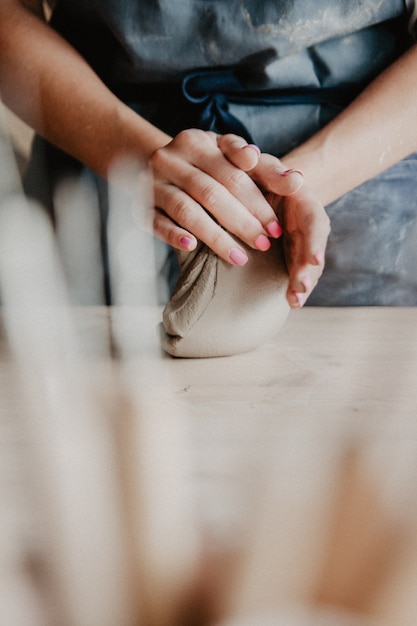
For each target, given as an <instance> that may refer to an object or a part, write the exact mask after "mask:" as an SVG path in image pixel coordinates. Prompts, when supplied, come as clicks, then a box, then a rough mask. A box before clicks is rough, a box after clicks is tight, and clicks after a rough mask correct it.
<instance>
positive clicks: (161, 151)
mask: <svg viewBox="0 0 417 626" xmlns="http://www.w3.org/2000/svg"><path fill="white" fill-rule="evenodd" d="M167 158H168V156H167V151H166V147H165V146H162V147H161V148H158V149H157V150H155V152H154V153H153V154H152V155H151V156H150V158H149V165H150V167H151V168H152V170H153V171H158V170H160V169H161V168H163V166H164V165H165V163H166V162H167Z"/></svg>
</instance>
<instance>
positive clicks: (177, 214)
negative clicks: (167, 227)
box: [169, 198, 193, 226]
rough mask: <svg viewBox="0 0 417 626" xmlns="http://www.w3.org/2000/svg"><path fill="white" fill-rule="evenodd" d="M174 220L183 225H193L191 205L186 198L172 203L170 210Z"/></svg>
mask: <svg viewBox="0 0 417 626" xmlns="http://www.w3.org/2000/svg"><path fill="white" fill-rule="evenodd" d="M169 214H170V215H171V216H172V218H173V219H174V220H175V221H176V222H177V223H178V224H181V225H183V226H184V225H185V224H187V225H191V224H192V222H193V220H192V217H191V211H190V205H189V203H188V202H187V200H186V199H185V198H178V199H176V200H174V201H173V202H172V205H171V206H170V209H169Z"/></svg>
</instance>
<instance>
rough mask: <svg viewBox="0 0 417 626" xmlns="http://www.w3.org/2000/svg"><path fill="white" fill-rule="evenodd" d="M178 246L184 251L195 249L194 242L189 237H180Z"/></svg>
mask: <svg viewBox="0 0 417 626" xmlns="http://www.w3.org/2000/svg"><path fill="white" fill-rule="evenodd" d="M180 245H181V247H182V248H184V249H185V250H193V249H194V248H195V240H194V239H192V238H191V237H181V239H180Z"/></svg>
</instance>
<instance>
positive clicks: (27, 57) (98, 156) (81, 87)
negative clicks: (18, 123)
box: [0, 0, 169, 176]
mask: <svg viewBox="0 0 417 626" xmlns="http://www.w3.org/2000/svg"><path fill="white" fill-rule="evenodd" d="M23 4H26V5H28V4H30V5H31V7H30V10H29V7H28V9H27V8H26V7H25V6H23ZM36 4H37V5H38V7H39V3H36V2H35V3H34V2H33V1H31V2H28V1H27V0H26V2H25V3H21V2H18V1H17V0H0V59H1V64H0V88H1V94H2V98H3V100H4V101H5V103H6V104H7V105H8V106H9V107H10V108H11V109H12V110H14V111H15V112H16V113H17V114H18V115H19V116H20V117H21V118H22V119H23V120H24V121H25V122H27V123H28V124H29V125H30V126H32V128H34V129H35V130H36V131H37V132H39V133H40V134H42V135H43V136H45V137H47V138H48V139H49V140H50V141H51V142H52V143H54V144H55V145H57V146H59V147H61V148H62V149H64V150H66V151H67V152H69V153H70V154H72V155H73V156H75V157H77V158H79V159H80V160H81V161H82V162H83V163H85V164H86V165H88V166H89V167H91V168H92V169H93V170H94V171H96V172H98V173H99V174H101V175H103V176H106V175H107V172H108V169H109V167H110V166H111V163H112V161H113V159H114V158H115V157H116V156H117V155H118V154H119V153H121V152H123V153H125V154H129V153H132V154H135V155H136V156H137V157H140V158H146V157H148V156H149V155H150V154H151V153H152V152H153V151H154V150H155V149H156V148H158V147H159V146H160V145H162V144H166V143H167V142H168V141H169V137H167V136H166V135H165V134H164V133H162V132H160V131H158V129H156V128H154V127H153V126H151V125H150V124H147V122H145V120H143V119H142V118H139V117H138V116H136V115H135V114H133V113H132V112H131V111H130V110H129V109H128V107H126V106H124V105H123V104H122V103H121V102H120V101H119V100H118V99H117V98H116V97H115V96H114V95H113V94H112V93H111V92H110V91H109V90H108V89H107V87H106V86H105V85H104V84H103V83H102V81H101V80H100V79H99V78H98V77H97V75H96V74H95V73H94V71H93V70H92V69H91V68H90V66H89V65H88V64H87V63H86V62H85V61H84V59H83V58H82V57H81V56H80V55H79V54H78V53H77V52H76V51H75V50H74V49H73V48H72V47H71V46H69V45H68V44H67V43H66V42H65V41H64V40H63V39H62V38H61V37H60V36H59V35H57V34H56V33H55V32H54V31H53V30H52V29H51V28H50V27H49V26H48V25H47V24H45V23H43V22H42V21H41V20H40V19H39V18H38V17H37V16H36V15H35V14H34V9H35V7H34V5H36ZM138 135H140V141H138ZM139 147H140V150H141V154H138V151H139Z"/></svg>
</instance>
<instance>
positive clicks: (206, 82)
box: [181, 70, 254, 143]
mask: <svg viewBox="0 0 417 626" xmlns="http://www.w3.org/2000/svg"><path fill="white" fill-rule="evenodd" d="M243 90H244V87H243V85H242V84H240V81H239V79H238V78H237V76H235V74H234V72H233V70H205V71H202V72H192V73H190V74H187V75H186V76H185V77H184V78H183V80H182V82H181V92H182V95H183V97H184V98H185V100H186V102H187V105H191V107H192V108H193V109H194V113H195V114H196V115H197V123H196V126H198V128H201V129H202V130H211V131H214V132H217V133H220V134H227V133H234V134H235V135H240V136H241V137H243V138H244V139H246V141H247V142H248V143H254V141H253V139H252V137H251V135H250V133H249V131H248V130H247V128H246V127H245V126H244V124H242V122H241V121H240V120H239V119H238V118H237V117H236V116H234V115H232V114H231V113H230V111H229V104H228V102H229V99H230V95H231V93H235V94H237V93H239V92H243Z"/></svg>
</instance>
